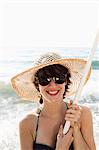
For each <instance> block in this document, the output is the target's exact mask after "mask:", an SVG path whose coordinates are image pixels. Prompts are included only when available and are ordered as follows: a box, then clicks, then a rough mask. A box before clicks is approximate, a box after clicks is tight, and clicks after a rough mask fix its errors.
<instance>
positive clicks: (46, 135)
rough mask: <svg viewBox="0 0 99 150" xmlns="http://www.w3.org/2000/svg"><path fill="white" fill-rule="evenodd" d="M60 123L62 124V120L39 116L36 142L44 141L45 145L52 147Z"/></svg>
mask: <svg viewBox="0 0 99 150" xmlns="http://www.w3.org/2000/svg"><path fill="white" fill-rule="evenodd" d="M61 123H62V124H63V123H64V121H55V120H50V119H48V118H46V119H42V118H39V121H38V128H37V131H36V132H37V133H36V143H42V144H45V143H46V144H47V145H50V146H52V147H54V146H55V143H56V138H57V134H58V131H59V127H60V124H61Z"/></svg>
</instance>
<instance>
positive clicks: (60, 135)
mask: <svg viewBox="0 0 99 150" xmlns="http://www.w3.org/2000/svg"><path fill="white" fill-rule="evenodd" d="M57 137H58V138H60V137H63V126H62V125H61V126H60V128H59V132H58V135H57Z"/></svg>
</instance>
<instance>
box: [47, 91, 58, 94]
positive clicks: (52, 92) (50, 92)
mask: <svg viewBox="0 0 99 150" xmlns="http://www.w3.org/2000/svg"><path fill="white" fill-rule="evenodd" d="M57 92H58V91H49V92H48V93H49V94H57Z"/></svg>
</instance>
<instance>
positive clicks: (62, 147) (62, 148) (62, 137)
mask: <svg viewBox="0 0 99 150" xmlns="http://www.w3.org/2000/svg"><path fill="white" fill-rule="evenodd" d="M72 134H73V129H72V128H70V129H69V131H68V133H67V134H63V126H62V125H61V126H60V129H59V132H58V135H57V143H56V150H69V147H70V145H71V143H72V142H73V136H72Z"/></svg>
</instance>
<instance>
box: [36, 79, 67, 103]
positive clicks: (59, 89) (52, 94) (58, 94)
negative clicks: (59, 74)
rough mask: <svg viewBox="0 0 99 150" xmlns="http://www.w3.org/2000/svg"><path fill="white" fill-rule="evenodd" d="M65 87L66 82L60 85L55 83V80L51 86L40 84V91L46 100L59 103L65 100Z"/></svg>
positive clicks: (50, 83) (51, 82)
mask: <svg viewBox="0 0 99 150" xmlns="http://www.w3.org/2000/svg"><path fill="white" fill-rule="evenodd" d="M65 85H66V81H65V82H64V83H61V84H58V83H55V81H54V80H51V81H50V82H49V84H47V85H45V86H42V85H40V84H39V91H40V93H41V95H42V97H43V99H44V100H47V101H49V102H59V101H61V100H63V94H64V92H65Z"/></svg>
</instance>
